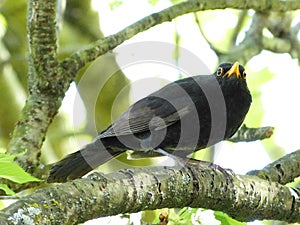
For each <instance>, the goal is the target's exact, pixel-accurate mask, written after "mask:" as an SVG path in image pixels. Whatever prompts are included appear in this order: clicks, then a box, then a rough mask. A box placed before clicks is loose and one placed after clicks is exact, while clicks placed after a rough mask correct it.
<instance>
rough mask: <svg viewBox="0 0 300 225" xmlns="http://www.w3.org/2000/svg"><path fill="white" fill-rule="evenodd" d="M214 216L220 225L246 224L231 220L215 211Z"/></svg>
mask: <svg viewBox="0 0 300 225" xmlns="http://www.w3.org/2000/svg"><path fill="white" fill-rule="evenodd" d="M214 215H215V218H216V219H217V220H219V221H220V222H221V225H246V223H244V222H240V221H237V220H235V219H232V218H231V217H229V216H228V215H227V214H225V213H222V212H219V211H215V212H214Z"/></svg>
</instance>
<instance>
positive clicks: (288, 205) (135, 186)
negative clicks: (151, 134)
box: [0, 164, 300, 224]
mask: <svg viewBox="0 0 300 225" xmlns="http://www.w3.org/2000/svg"><path fill="white" fill-rule="evenodd" d="M185 206H189V207H193V208H210V209H213V210H219V211H223V212H226V213H227V214H229V215H230V216H232V217H233V218H235V219H237V220H240V221H252V220H255V219H260V220H262V219H273V220H284V221H287V222H300V211H299V208H300V198H299V196H298V194H297V193H296V192H293V191H292V189H290V188H288V187H285V186H282V185H280V184H278V183H275V182H271V181H266V180H263V179H260V178H258V177H256V176H247V175H244V176H243V175H235V174H227V173H226V174H224V173H223V172H221V171H220V170H218V169H214V168H211V167H209V166H206V165H201V164H200V165H197V166H195V165H189V164H188V165H186V166H185V167H183V168H180V167H153V168H142V169H137V168H136V169H127V170H121V171H118V172H115V173H111V174H108V175H103V174H99V173H93V174H91V175H90V176H89V178H84V179H78V180H75V181H71V182H67V183H64V184H61V185H56V186H50V187H47V188H43V189H40V190H37V191H35V192H34V193H32V194H31V195H29V196H26V197H22V198H21V200H19V201H18V202H16V203H14V204H12V205H10V206H9V207H7V208H5V209H4V210H2V212H0V221H2V223H1V224H14V223H15V224H19V222H20V221H22V218H27V219H28V218H29V219H31V220H32V221H34V223H35V224H46V223H48V224H50V223H51V224H74V223H80V222H84V221H87V220H90V219H94V218H98V217H104V216H111V215H116V214H120V213H133V212H139V211H142V210H153V209H159V208H182V207H185ZM66 212H68V213H66Z"/></svg>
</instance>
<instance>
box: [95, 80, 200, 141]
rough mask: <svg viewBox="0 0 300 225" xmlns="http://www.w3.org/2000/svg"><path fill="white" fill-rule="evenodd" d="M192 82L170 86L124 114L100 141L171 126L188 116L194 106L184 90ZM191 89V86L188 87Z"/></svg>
mask: <svg viewBox="0 0 300 225" xmlns="http://www.w3.org/2000/svg"><path fill="white" fill-rule="evenodd" d="M189 80H190V79H188V80H187V79H183V80H180V82H175V83H171V84H169V85H167V86H165V87H164V88H162V89H160V90H158V91H157V92H154V93H153V94H151V95H149V96H147V97H145V98H143V99H141V100H140V101H138V102H136V103H135V104H133V105H132V106H130V107H129V108H128V110H127V111H125V112H124V113H123V114H122V115H121V116H120V118H119V119H117V120H116V121H115V122H114V123H113V124H112V125H111V126H110V127H108V128H107V129H106V130H105V131H103V132H102V133H101V134H100V135H99V138H104V137H113V136H121V135H128V134H136V133H140V132H143V131H147V130H159V129H163V128H165V127H168V126H170V125H172V124H174V123H175V122H177V121H179V120H180V118H182V117H183V116H185V115H187V114H188V113H189V112H191V110H192V109H193V107H194V105H193V102H192V100H191V98H189V97H188V98H186V96H187V93H186V91H185V90H184V89H185V88H183V86H184V85H186V84H189V85H191V82H189ZM189 88H190V87H189Z"/></svg>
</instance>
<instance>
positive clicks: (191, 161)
mask: <svg viewBox="0 0 300 225" xmlns="http://www.w3.org/2000/svg"><path fill="white" fill-rule="evenodd" d="M155 152H157V153H160V154H162V155H164V156H168V157H170V158H171V159H173V160H175V162H176V163H177V164H178V165H179V166H182V167H184V166H185V165H186V164H187V163H189V164H193V165H199V166H200V165H201V164H202V165H206V166H208V167H210V168H212V169H214V170H219V171H220V172H221V173H222V174H224V176H225V177H226V179H227V180H232V178H231V175H232V174H234V172H233V171H232V170H231V169H224V168H223V167H221V166H219V165H217V164H214V163H212V162H207V161H203V160H199V159H192V158H188V159H184V158H182V157H180V156H177V155H174V154H171V153H169V152H167V151H165V150H163V149H161V148H158V149H155Z"/></svg>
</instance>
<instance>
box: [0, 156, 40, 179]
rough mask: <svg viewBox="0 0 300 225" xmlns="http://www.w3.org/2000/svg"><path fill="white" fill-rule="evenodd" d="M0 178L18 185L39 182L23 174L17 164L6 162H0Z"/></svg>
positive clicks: (27, 174)
mask: <svg viewBox="0 0 300 225" xmlns="http://www.w3.org/2000/svg"><path fill="white" fill-rule="evenodd" d="M0 177H2V178H5V179H8V180H11V181H14V182H16V183H18V184H23V183H27V182H32V181H41V180H39V179H37V178H35V177H33V176H31V175H30V174H29V173H27V172H25V171H24V170H23V169H22V168H21V167H20V166H19V165H18V164H16V163H13V162H8V161H0Z"/></svg>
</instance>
